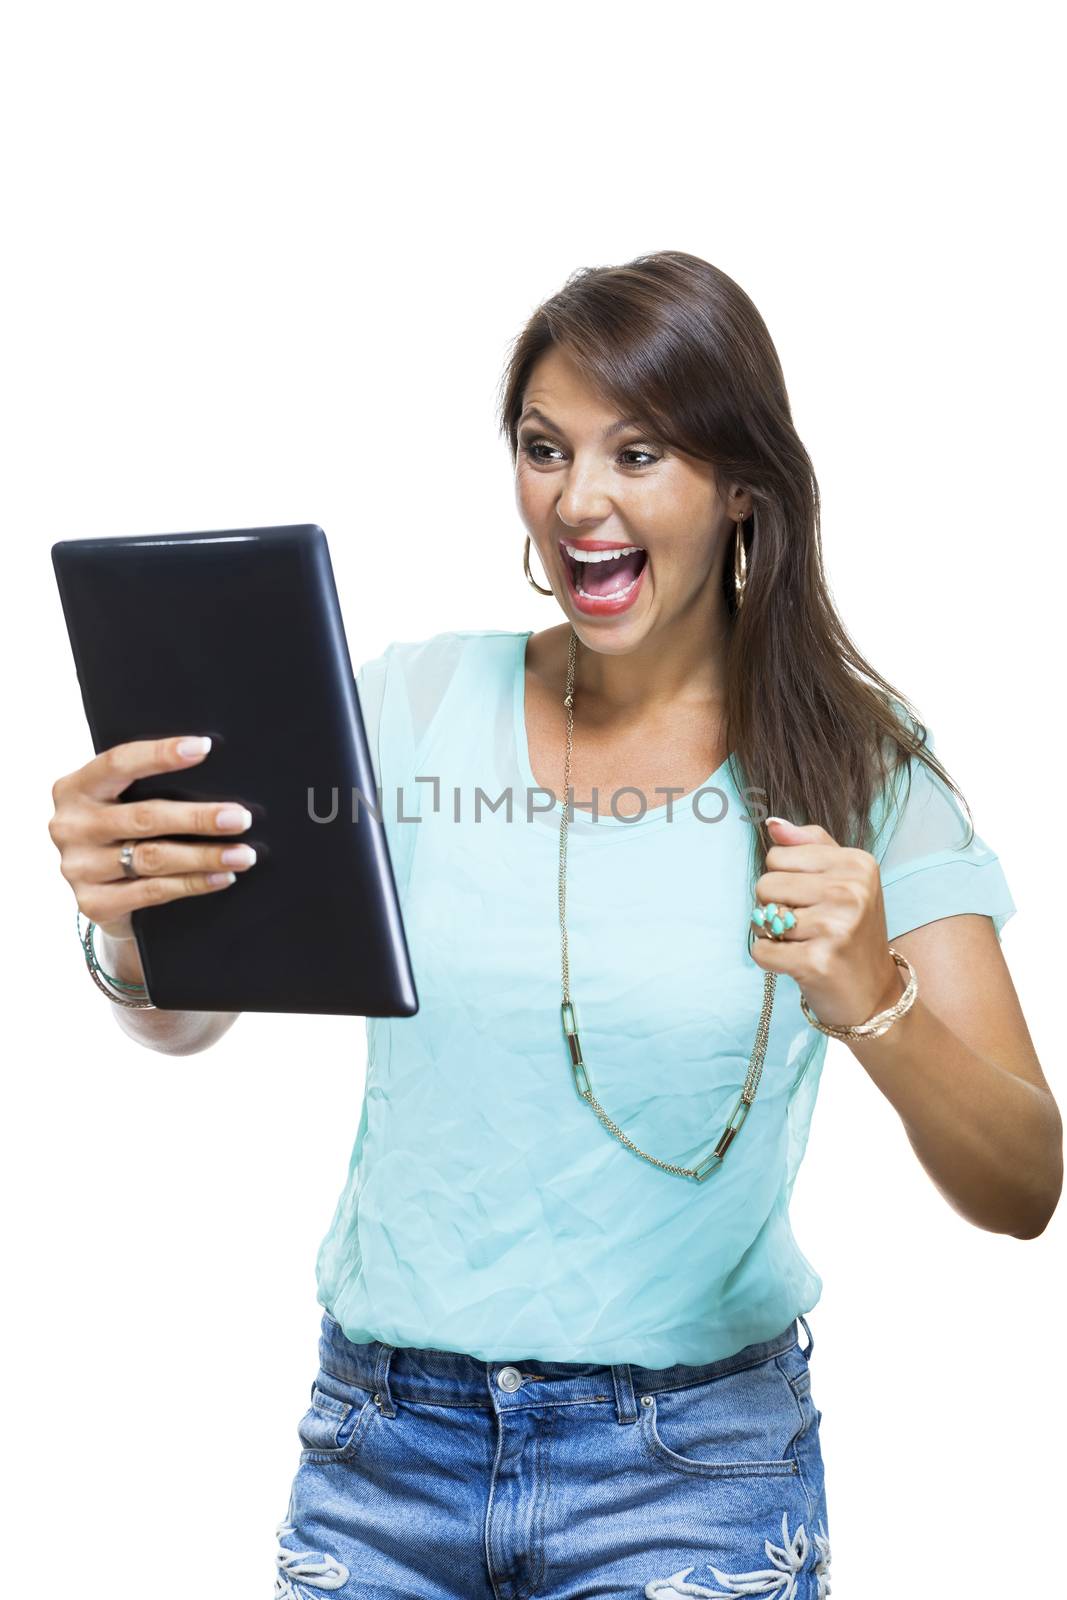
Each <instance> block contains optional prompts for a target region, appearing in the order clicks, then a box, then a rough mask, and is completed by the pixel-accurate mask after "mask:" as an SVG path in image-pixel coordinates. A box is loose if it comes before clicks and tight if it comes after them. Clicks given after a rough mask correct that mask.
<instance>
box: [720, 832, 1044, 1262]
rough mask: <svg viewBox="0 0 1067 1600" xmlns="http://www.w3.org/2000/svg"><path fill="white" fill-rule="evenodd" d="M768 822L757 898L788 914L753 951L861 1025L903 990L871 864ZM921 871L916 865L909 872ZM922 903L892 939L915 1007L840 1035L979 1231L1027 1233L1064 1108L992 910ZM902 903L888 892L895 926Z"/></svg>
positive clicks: (1034, 1222) (831, 1014)
mask: <svg viewBox="0 0 1067 1600" xmlns="http://www.w3.org/2000/svg"><path fill="white" fill-rule="evenodd" d="M767 826H768V828H769V829H770V830H772V837H773V838H774V840H775V843H774V844H773V845H772V846H771V848H770V849H769V850H768V851H767V856H766V865H767V871H766V872H765V873H764V874H763V876H762V877H761V878H760V879H759V880H758V882H757V885H756V894H757V898H758V899H759V900H760V901H762V902H763V903H764V904H766V903H767V902H769V901H774V902H776V903H780V904H781V905H783V906H786V907H789V908H791V909H793V910H794V912H795V915H796V919H797V920H796V924H795V926H794V927H792V928H790V929H789V930H788V931H787V932H786V934H785V936H784V937H783V938H782V939H779V940H775V939H769V938H766V937H758V938H757V939H756V940H755V943H754V944H753V945H752V947H751V955H752V959H753V960H754V961H755V962H756V964H757V965H758V966H760V967H762V968H763V969H764V970H765V971H770V972H784V973H788V974H789V976H790V977H792V978H794V979H795V980H796V982H797V984H798V985H799V987H800V990H801V992H802V993H803V995H804V996H805V999H806V1000H807V1003H808V1005H809V1007H810V1008H811V1010H812V1011H813V1012H814V1014H815V1016H816V1017H817V1018H818V1019H819V1021H820V1022H823V1023H826V1024H827V1025H829V1026H834V1027H845V1026H850V1025H854V1024H858V1023H862V1022H865V1021H866V1020H867V1019H868V1018H869V1017H872V1016H874V1015H875V1014H876V1013H877V1012H879V1011H882V1010H884V1009H886V1008H887V1007H888V1006H891V1005H893V1004H894V1003H895V1002H896V1001H897V1000H898V999H899V998H900V996H901V994H902V992H903V990H904V987H905V983H904V978H903V974H902V971H901V968H899V967H898V966H897V965H896V963H895V962H894V961H893V958H892V956H891V955H890V953H889V939H888V937H887V919H886V909H885V900H884V898H883V892H882V882H881V873H880V868H879V863H878V861H877V860H876V859H875V857H874V856H873V855H871V854H870V853H869V852H868V851H866V850H856V849H851V848H845V847H843V846H841V845H838V844H837V843H836V842H835V841H834V840H833V839H832V838H831V836H830V834H829V833H827V831H826V829H825V828H821V827H819V826H818V825H816V824H806V825H804V826H798V825H796V824H794V823H791V822H788V821H785V822H783V821H781V820H780V819H777V818H768V819H767ZM933 859H935V860H937V859H939V858H937V857H934V858H933ZM983 859H986V858H984V857H983ZM978 870H980V869H979V868H976V867H974V866H973V864H969V865H966V866H965V867H964V871H966V872H971V871H978ZM921 876H922V873H921V872H920V871H916V872H915V873H913V874H912V875H911V877H910V878H909V880H908V881H909V882H911V883H913V884H914V883H916V882H918V880H919V879H920V877H921ZM942 892H944V891H942ZM976 892H977V891H976V890H974V889H973V888H972V887H970V886H968V893H976ZM933 898H934V899H937V898H939V896H934V897H933ZM930 903H931V902H930V900H929V899H927V898H924V896H923V894H922V893H918V894H917V897H916V898H915V900H914V906H915V907H920V906H922V907H924V909H923V910H921V911H920V910H914V911H911V912H910V913H909V914H911V915H914V916H915V919H916V920H915V925H914V926H913V927H912V928H910V929H908V930H907V931H905V932H903V933H899V934H894V937H893V941H892V942H893V948H894V949H895V950H898V951H899V952H900V954H901V955H902V956H906V957H907V959H908V960H909V961H910V962H912V964H913V966H914V968H915V975H916V978H917V979H918V994H917V996H916V998H915V1001H914V1003H913V1004H912V1006H911V1009H910V1010H909V1011H907V1012H906V1013H905V1014H904V1015H903V1016H901V1017H898V1018H897V1019H896V1020H895V1021H894V1022H893V1024H892V1026H891V1027H890V1028H889V1029H888V1030H887V1031H886V1032H885V1033H884V1034H883V1035H882V1037H881V1038H880V1039H866V1040H847V1041H846V1043H847V1044H848V1047H849V1049H850V1050H851V1051H852V1053H853V1055H855V1057H856V1059H857V1060H858V1061H859V1062H860V1063H861V1064H862V1065H863V1067H864V1068H865V1069H866V1071H867V1072H868V1074H869V1075H870V1077H871V1078H872V1079H873V1080H874V1082H875V1084H876V1085H877V1086H878V1088H879V1089H880V1090H881V1091H882V1093H883V1094H884V1095H885V1096H886V1098H887V1099H888V1100H889V1101H890V1102H891V1103H892V1104H893V1105H894V1106H895V1107H896V1110H897V1111H898V1113H899V1114H900V1117H901V1119H902V1121H903V1123H904V1126H905V1129H906V1130H907V1134H908V1138H909V1139H910V1141H911V1144H912V1147H913V1148H914V1150H915V1153H916V1154H917V1155H918V1157H919V1159H920V1161H921V1162H922V1164H923V1166H924V1167H925V1168H926V1170H927V1172H928V1173H929V1174H930V1176H931V1178H933V1180H934V1182H935V1183H936V1184H937V1186H938V1188H939V1189H940V1190H941V1192H942V1194H944V1195H945V1197H946V1199H948V1200H949V1201H950V1202H951V1204H952V1205H954V1206H955V1207H956V1209H957V1210H958V1211H960V1212H961V1213H962V1214H963V1215H964V1216H965V1217H966V1218H967V1219H968V1221H970V1222H973V1223H974V1224H975V1225H976V1226H977V1227H980V1228H987V1229H989V1230H990V1231H992V1232H996V1233H1009V1234H1013V1235H1014V1236H1015V1237H1016V1238H1018V1239H1032V1238H1035V1237H1036V1236H1037V1235H1038V1234H1039V1233H1041V1232H1042V1231H1043V1229H1044V1228H1045V1227H1046V1226H1047V1225H1048V1222H1049V1219H1050V1218H1051V1216H1052V1214H1053V1212H1054V1211H1055V1209H1056V1206H1057V1204H1058V1202H1059V1197H1060V1193H1061V1190H1062V1187H1063V1127H1062V1121H1061V1117H1060V1112H1059V1109H1058V1107H1057V1105H1056V1102H1055V1101H1054V1099H1053V1097H1052V1093H1051V1090H1050V1089H1049V1086H1048V1084H1047V1082H1046V1081H1045V1077H1044V1075H1043V1073H1042V1071H1041V1066H1040V1064H1039V1062H1038V1059H1037V1055H1036V1053H1035V1051H1034V1046H1033V1041H1032V1040H1031V1038H1030V1033H1029V1030H1028V1028H1027V1026H1026V1020H1025V1018H1024V1016H1023V1014H1022V1008H1021V1007H1020V1005H1019V998H1018V995H1017V994H1016V992H1015V986H1014V984H1013V983H1012V981H1011V975H1010V973H1009V972H1008V968H1007V966H1006V964H1005V961H1004V956H1003V954H1002V952H1001V948H1000V944H999V941H998V939H997V933H996V928H995V925H994V922H993V919H992V916H991V915H985V914H978V913H974V912H964V911H958V912H957V911H952V912H949V911H948V910H947V909H946V910H945V912H944V913H943V914H942V915H940V916H937V915H936V914H935V915H933V916H930V915H929V905H930ZM942 903H943V904H945V905H946V906H947V905H948V903H949V901H948V900H947V898H946V899H945V900H944V901H943V902H942ZM1000 903H1001V904H1003V900H1001V901H1000ZM900 907H901V903H900V902H899V901H898V903H897V906H896V909H895V911H894V920H895V922H896V923H897V925H898V926H899V925H900V923H899V919H900V917H901V916H902V915H903V914H905V913H902V911H901V908H900Z"/></svg>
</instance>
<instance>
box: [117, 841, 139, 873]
mask: <svg viewBox="0 0 1067 1600" xmlns="http://www.w3.org/2000/svg"><path fill="white" fill-rule="evenodd" d="M119 865H120V866H121V868H122V875H123V877H124V878H139V877H140V876H141V874H140V873H139V872H138V871H137V870H136V869H135V867H134V864H133V841H132V840H129V839H127V841H126V843H125V844H124V845H123V847H122V849H121V850H120V851H119Z"/></svg>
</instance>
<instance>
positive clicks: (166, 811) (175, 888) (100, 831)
mask: <svg viewBox="0 0 1067 1600" xmlns="http://www.w3.org/2000/svg"><path fill="white" fill-rule="evenodd" d="M183 746H185V747H186V750H187V751H188V752H190V753H183ZM210 747H211V741H210V739H207V740H205V739H199V738H194V739H190V738H186V737H183V736H181V735H177V736H175V737H174V738H171V739H132V740H130V741H129V742H128V743H126V744H116V745H112V746H111V748H110V749H108V750H101V752H100V754H99V755H98V756H95V757H94V758H93V760H92V761H87V762H86V764H85V766H84V767H79V768H78V770H77V771H76V772H70V773H67V774H66V775H65V776H63V777H62V778H57V779H56V782H55V783H54V784H53V785H52V803H53V805H54V807H55V810H54V813H53V815H52V819H51V821H50V822H49V824H48V832H49V833H50V834H51V836H52V843H53V844H54V845H55V847H56V849H57V850H58V851H59V854H60V871H61V872H62V873H63V876H64V877H65V878H66V880H67V882H68V883H69V884H70V886H71V888H72V889H73V890H74V897H75V899H76V900H77V902H78V906H79V908H80V910H81V912H82V915H83V916H85V917H87V918H88V919H89V921H90V922H95V923H96V925H97V927H98V928H100V929H101V931H102V932H103V933H105V934H107V935H109V936H110V937H111V938H113V939H130V938H132V937H133V925H132V923H131V921H130V913H131V911H136V910H137V909H138V907H140V906H149V905H160V904H162V903H163V902H164V901H167V900H180V899H183V898H185V897H186V896H188V895H194V894H214V893H216V892H217V891H219V890H225V889H227V888H228V887H229V886H230V884H231V883H232V882H233V881H234V877H233V874H234V872H245V871H247V870H248V868H249V867H251V866H252V865H253V864H254V862H255V859H256V852H255V850H254V849H253V848H252V846H251V845H248V844H241V843H238V844H236V845H235V844H233V843H232V842H227V841H232V840H233V836H234V834H237V833H242V832H244V830H245V829H246V828H248V827H250V826H251V823H252V816H251V813H250V812H249V811H247V810H246V809H245V807H244V806H241V805H238V804H236V803H235V802H233V803H227V802H226V801H219V800H132V801H120V800H117V799H116V796H117V795H120V794H121V793H122V792H123V790H124V789H126V788H128V786H129V785H130V784H131V783H132V782H133V781H134V779H135V778H146V777H149V776H150V775H151V774H153V773H158V772H174V771H182V770H184V769H185V768H187V767H193V766H196V765H197V763H198V762H199V761H202V760H203V759H204V756H205V755H206V754H207V752H208V750H209V749H210ZM183 833H185V834H189V833H195V834H204V835H205V836H206V837H205V840H204V843H203V844H200V843H197V844H181V843H178V842H177V841H175V840H173V839H169V838H167V837H166V835H168V834H183ZM127 840H129V841H131V842H132V843H133V846H134V849H133V866H134V870H135V871H136V872H137V873H138V874H139V876H138V878H136V879H132V878H127V877H125V876H124V875H123V871H122V863H121V862H120V860H119V851H120V849H121V847H122V845H123V844H124V843H126V841H127ZM213 874H214V875H215V879H214V881H213V877H212V875H213Z"/></svg>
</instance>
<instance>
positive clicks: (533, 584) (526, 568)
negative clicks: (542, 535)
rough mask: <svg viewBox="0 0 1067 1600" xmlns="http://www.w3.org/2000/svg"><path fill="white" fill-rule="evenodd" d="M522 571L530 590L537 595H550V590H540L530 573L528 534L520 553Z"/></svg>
mask: <svg viewBox="0 0 1067 1600" xmlns="http://www.w3.org/2000/svg"><path fill="white" fill-rule="evenodd" d="M522 570H523V572H525V574H526V582H527V583H528V584H529V585H530V587H531V588H532V589H536V590H537V592H538V594H551V593H552V592H553V591H552V590H551V589H542V587H541V585H540V584H539V583H538V581H537V579H536V578H535V577H534V575H533V573H532V572H531V571H530V535H529V534H527V535H526V544H525V547H524V549H523V552H522Z"/></svg>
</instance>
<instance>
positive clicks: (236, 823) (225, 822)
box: [215, 806, 252, 829]
mask: <svg viewBox="0 0 1067 1600" xmlns="http://www.w3.org/2000/svg"><path fill="white" fill-rule="evenodd" d="M215 826H216V828H233V829H237V828H250V827H251V826H252V813H251V811H246V810H245V808H244V806H224V807H223V809H222V810H221V811H217V812H216V813H215Z"/></svg>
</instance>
